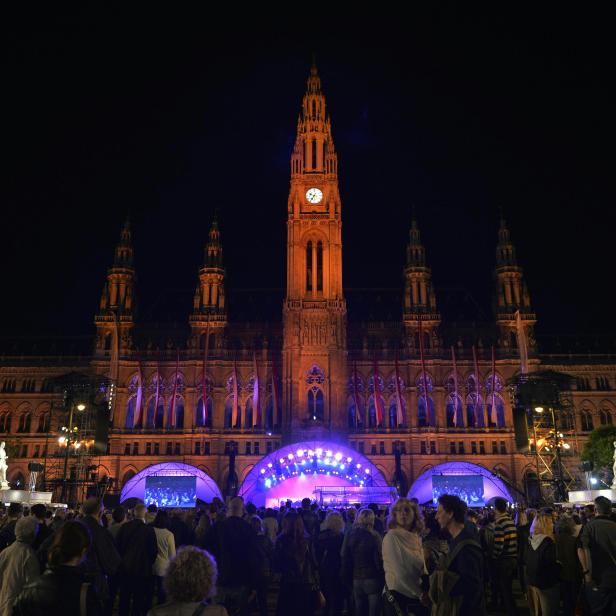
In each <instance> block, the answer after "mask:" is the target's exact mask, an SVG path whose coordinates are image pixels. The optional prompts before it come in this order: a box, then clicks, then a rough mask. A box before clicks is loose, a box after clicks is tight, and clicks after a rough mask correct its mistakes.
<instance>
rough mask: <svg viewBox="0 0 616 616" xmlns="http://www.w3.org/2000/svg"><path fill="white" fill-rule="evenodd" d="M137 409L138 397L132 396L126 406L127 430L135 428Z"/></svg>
mask: <svg viewBox="0 0 616 616" xmlns="http://www.w3.org/2000/svg"><path fill="white" fill-rule="evenodd" d="M136 407H137V396H131V397H130V398H129V399H128V403H127V404H126V423H125V427H126V428H134V427H136V426H135V409H136Z"/></svg>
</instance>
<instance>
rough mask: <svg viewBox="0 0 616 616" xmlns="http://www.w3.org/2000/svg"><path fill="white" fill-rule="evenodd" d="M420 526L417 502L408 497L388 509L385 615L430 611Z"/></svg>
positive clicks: (421, 527) (419, 614)
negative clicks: (389, 511) (389, 510)
mask: <svg viewBox="0 0 616 616" xmlns="http://www.w3.org/2000/svg"><path fill="white" fill-rule="evenodd" d="M423 528H424V525H423V520H422V517H421V513H420V512H419V507H418V506H417V504H416V503H415V502H413V501H410V500H409V499H408V498H399V499H398V500H397V501H396V503H395V504H394V506H393V507H392V509H391V513H390V515H389V519H388V520H387V533H386V534H385V537H384V539H383V567H384V569H385V592H384V595H383V610H384V613H385V615H392V616H395V614H398V613H400V612H401V613H403V614H406V613H409V612H410V613H413V614H415V615H416V616H423V615H424V614H425V615H427V614H429V609H428V608H427V606H428V605H429V600H428V599H427V593H426V592H425V590H426V589H425V588H424V586H425V582H424V580H425V578H424V580H422V576H424V575H426V574H427V569H426V565H425V561H424V552H423V546H422V542H421V536H420V535H421V532H422V530H423ZM396 604H397V605H396Z"/></svg>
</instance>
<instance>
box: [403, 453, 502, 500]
mask: <svg viewBox="0 0 616 616" xmlns="http://www.w3.org/2000/svg"><path fill="white" fill-rule="evenodd" d="M479 486H481V487H479ZM479 490H481V491H482V494H481V496H480V494H479ZM445 493H448V494H456V496H460V498H462V499H463V500H464V501H466V502H467V504H468V505H470V506H471V507H472V506H473V505H477V506H481V505H483V503H487V502H488V501H490V500H491V499H493V498H495V497H497V496H501V497H502V498H504V499H506V500H507V501H509V502H510V503H512V502H514V500H513V498H512V497H511V494H510V492H509V490H508V489H507V486H506V485H505V483H504V482H503V481H502V480H500V479H499V478H498V477H496V475H494V474H492V471H489V470H488V469H487V468H484V467H483V466H480V465H479V464H472V463H470V462H445V463H444V464H437V465H436V466H433V467H432V468H430V469H428V470H427V471H425V472H424V473H422V474H421V475H420V476H419V477H418V478H417V479H416V480H415V482H414V483H413V485H412V486H411V489H410V490H409V493H408V498H416V499H417V500H418V501H419V504H430V503H432V504H434V506H436V505H437V499H438V496H439V495H440V494H445Z"/></svg>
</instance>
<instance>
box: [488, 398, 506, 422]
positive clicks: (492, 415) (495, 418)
mask: <svg viewBox="0 0 616 616" xmlns="http://www.w3.org/2000/svg"><path fill="white" fill-rule="evenodd" d="M486 405H487V411H488V418H489V421H490V425H491V426H497V427H498V428H504V427H505V402H504V400H503V398H502V396H501V395H500V394H494V396H493V395H492V394H491V393H488V395H487V396H486ZM493 407H494V408H493Z"/></svg>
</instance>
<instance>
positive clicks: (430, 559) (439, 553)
mask: <svg viewBox="0 0 616 616" xmlns="http://www.w3.org/2000/svg"><path fill="white" fill-rule="evenodd" d="M424 524H425V526H426V530H427V533H426V534H425V536H424V538H423V553H424V561H425V563H426V569H427V570H428V575H430V574H431V573H432V572H433V571H435V570H436V567H437V565H438V563H439V562H441V560H442V559H443V558H444V557H445V556H446V555H447V553H448V552H449V544H448V543H447V534H446V532H445V531H443V530H442V529H441V527H440V526H439V524H438V522H437V521H436V517H435V516H434V515H432V514H428V515H427V516H426V517H425V520H424Z"/></svg>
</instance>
